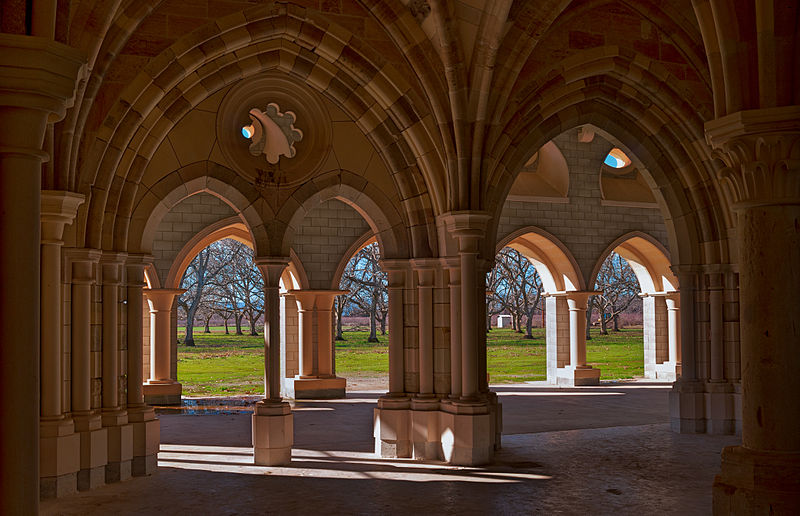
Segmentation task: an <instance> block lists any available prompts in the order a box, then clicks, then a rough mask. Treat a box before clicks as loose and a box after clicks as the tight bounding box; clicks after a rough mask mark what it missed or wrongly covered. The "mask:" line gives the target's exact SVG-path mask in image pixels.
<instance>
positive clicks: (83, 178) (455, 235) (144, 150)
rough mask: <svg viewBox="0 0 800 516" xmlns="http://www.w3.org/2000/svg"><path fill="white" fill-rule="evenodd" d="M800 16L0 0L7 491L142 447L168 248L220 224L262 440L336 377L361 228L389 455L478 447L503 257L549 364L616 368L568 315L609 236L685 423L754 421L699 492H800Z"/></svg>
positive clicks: (281, 432)
mask: <svg viewBox="0 0 800 516" xmlns="http://www.w3.org/2000/svg"><path fill="white" fill-rule="evenodd" d="M799 16H800V8H798V4H797V2H796V1H794V0H774V1H767V0H747V1H741V2H739V1H734V0H720V1H709V0H692V1H689V0H663V1H660V2H650V1H645V2H632V1H627V0H609V1H605V0H600V1H577V0H576V1H569V0H564V1H551V2H533V1H523V0H501V1H491V2H490V1H481V0H476V1H470V2H464V1H460V0H428V1H426V0H357V1H356V0H340V1H316V0H314V1H312V0H293V1H289V2H265V3H264V4H263V5H254V4H253V3H251V2H247V1H241V2H240V1H236V0H231V1H226V2H215V1H212V0H198V1H196V2H194V1H193V2H189V1H186V0H163V1H162V0H146V1H138V0H118V1H98V0H77V1H73V2H66V1H61V0H27V1H21V0H0V31H2V32H1V33H0V212H1V213H2V217H0V228H1V229H0V239H2V241H1V242H0V245H1V246H2V255H0V256H1V257H2V258H0V275H1V276H0V284H1V285H2V291H0V296H1V297H0V313H2V318H1V319H0V332H2V344H0V353H1V355H0V368H2V371H1V372H0V383H1V385H2V386H1V395H2V403H3V408H4V416H3V418H2V422H0V425H1V426H2V428H1V430H2V431H1V432H0V435H1V436H2V437H1V438H2V449H0V455H2V475H1V478H2V487H0V489H1V490H2V492H0V512H2V513H3V514H28V513H35V512H36V510H37V507H38V501H39V499H40V496H42V497H55V496H67V495H69V494H70V493H74V492H75V491H76V490H87V489H93V488H95V487H98V486H100V485H102V484H103V483H109V482H114V481H118V480H122V479H125V478H128V477H130V476H131V475H134V476H136V475H147V474H150V473H152V472H154V470H155V468H156V453H157V451H158V445H159V420H158V418H157V417H156V416H155V414H154V411H153V409H152V408H151V407H149V406H148V405H147V402H148V401H174V400H175V399H177V398H179V396H180V392H181V391H180V384H179V383H178V382H177V379H176V374H175V372H176V369H175V353H174V345H173V344H174V338H175V336H174V335H175V334H174V332H175V326H176V323H175V309H174V306H173V301H174V297H175V295H176V294H177V293H179V292H180V290H179V289H178V286H179V285H178V282H179V280H180V274H181V271H182V270H183V268H185V266H186V264H187V263H188V260H191V257H192V256H193V255H194V253H196V252H197V251H198V250H199V249H202V248H203V246H205V245H207V244H208V243H209V242H212V241H214V240H218V239H220V238H227V237H233V238H237V239H239V240H241V241H243V242H247V243H248V245H251V246H252V248H253V250H254V253H255V256H256V263H257V265H258V267H259V269H260V270H261V272H262V273H263V276H264V280H265V289H264V296H265V308H266V328H265V351H264V353H265V387H266V395H265V399H264V400H263V401H261V402H259V403H258V404H257V405H256V408H255V412H254V414H253V416H252V425H253V447H254V456H255V462H256V463H257V464H267V465H272V464H283V463H285V462H287V461H289V460H290V453H291V447H292V438H293V437H292V435H293V426H292V417H293V416H292V412H291V408H290V405H289V404H288V403H286V402H285V401H284V397H296V398H302V397H315V398H317V397H335V396H340V395H342V393H343V392H344V389H345V387H346V386H345V384H344V380H343V379H341V378H337V377H336V375H335V370H334V369H333V355H332V348H331V334H330V328H331V325H330V317H331V304H332V302H333V298H334V297H335V295H336V294H337V293H338V292H339V291H338V290H337V289H338V281H339V275H340V273H341V269H342V263H343V260H347V259H348V258H349V256H350V255H351V254H352V252H353V251H354V250H357V249H358V247H359V246H361V245H363V244H364V243H365V242H367V241H369V240H370V239H373V238H374V239H375V240H376V241H377V242H378V244H379V245H380V249H381V255H382V264H381V265H382V268H383V270H384V271H385V272H386V273H387V274H388V278H389V311H390V314H389V335H390V342H389V361H390V374H389V389H388V392H386V393H385V395H384V396H382V397H381V398H380V399H379V401H378V404H377V408H376V409H375V427H374V436H375V452H376V453H377V454H379V455H380V456H383V457H413V458H416V459H422V460H444V461H447V462H449V463H452V464H460V465H481V464H487V463H490V462H491V461H492V457H493V454H494V451H495V450H496V448H497V447H498V446H499V445H500V444H501V443H500V428H501V426H502V410H501V406H500V404H499V403H498V398H497V396H496V395H495V394H494V393H493V392H492V391H491V390H490V388H489V386H488V385H487V379H486V378H487V377H486V343H485V334H484V331H483V321H485V317H484V313H485V312H484V310H485V302H484V294H485V284H484V276H485V273H486V271H487V270H489V268H490V267H491V265H492V261H493V258H494V255H495V253H496V251H497V250H499V249H501V248H502V247H504V246H506V245H509V246H511V247H513V248H515V249H517V250H518V251H520V252H521V253H522V254H523V255H525V256H526V257H528V258H529V259H530V260H531V261H532V262H533V263H534V264H535V265H536V267H537V270H539V272H540V274H541V276H542V280H543V283H544V285H545V290H546V291H547V298H546V305H547V317H548V335H547V347H548V351H549V352H548V379H549V380H550V381H551V382H552V383H557V384H560V385H580V384H587V383H596V382H597V381H598V377H599V372H598V371H597V370H596V369H594V368H592V367H590V366H588V365H587V364H586V347H585V340H584V338H585V337H584V335H585V333H584V332H585V317H584V312H585V309H586V300H587V297H588V296H589V295H591V293H592V290H591V286H592V285H594V278H595V276H596V275H597V272H598V269H599V267H600V264H601V263H602V261H603V258H605V256H607V255H608V253H610V252H611V251H615V252H617V253H619V254H620V255H621V256H623V257H624V258H625V259H626V260H628V261H629V263H630V264H631V266H632V267H633V268H634V271H635V272H636V275H637V278H638V279H639V282H640V285H641V288H642V296H643V298H644V314H645V359H646V374H647V375H648V376H649V377H651V378H662V379H667V380H670V381H672V380H675V381H674V384H673V387H672V390H671V391H670V420H671V425H672V429H673V430H674V431H675V432H682V433H730V434H740V435H741V445H740V446H735V447H729V448H726V449H725V450H724V451H723V453H722V457H721V471H720V474H719V475H718V476H717V478H716V480H715V482H714V486H713V500H714V502H713V503H714V510H715V512H716V513H719V514H723V513H725V514H727V513H742V514H753V513H766V512H770V511H774V513H775V514H780V513H785V514H788V513H795V514H796V513H798V512H800V501H798V500H800V484H798V478H800V431H798V428H800V404H798V402H797V393H798V392H800V375H798V371H800V352H799V351H798V348H797V345H798V342H800V333H799V332H800V326H798V324H797V317H798V315H800V296H798V295H797V293H798V292H800V222H798V221H799V220H800V170H799V169H800V76H799V75H798V70H800V50H798V49H799V48H800V47H798V45H800V40H798V19H799V18H798V17H799ZM612 150H614V152H613V153H612V158H613V159H609V160H607V159H606V157H607V156H608V155H609V152H610V151H612ZM608 163H611V164H612V165H613V166H611V165H609V164H608ZM143 314H145V315H146V317H145V318H144V319H143V318H142V315H143ZM709 489H712V488H711V486H709Z"/></svg>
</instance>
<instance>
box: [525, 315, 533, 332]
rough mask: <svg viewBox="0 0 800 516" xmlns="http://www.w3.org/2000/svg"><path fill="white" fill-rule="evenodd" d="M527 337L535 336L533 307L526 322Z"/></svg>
mask: <svg viewBox="0 0 800 516" xmlns="http://www.w3.org/2000/svg"><path fill="white" fill-rule="evenodd" d="M525 338H526V339H532V338H533V309H531V311H530V312H529V313H528V320H527V321H526V322H525Z"/></svg>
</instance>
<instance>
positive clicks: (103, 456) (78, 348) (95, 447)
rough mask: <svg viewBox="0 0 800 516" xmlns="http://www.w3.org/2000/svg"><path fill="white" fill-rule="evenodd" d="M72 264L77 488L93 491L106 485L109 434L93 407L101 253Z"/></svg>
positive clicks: (74, 254)
mask: <svg viewBox="0 0 800 516" xmlns="http://www.w3.org/2000/svg"><path fill="white" fill-rule="evenodd" d="M69 254H70V258H71V263H72V278H71V282H72V339H71V340H72V353H71V358H72V371H71V384H72V417H73V419H74V421H75V430H76V431H78V432H79V433H80V436H81V469H80V471H79V473H78V489H80V490H86V489H93V488H95V487H98V486H101V485H103V484H104V483H105V465H106V463H107V462H108V432H107V430H106V429H105V428H103V427H102V420H101V418H100V414H98V413H97V412H96V411H95V410H93V406H92V369H91V365H92V349H91V345H92V332H91V322H92V320H91V308H92V285H94V283H95V281H96V267H97V262H98V260H99V258H100V252H99V251H95V250H90V249H74V250H71V251H70V253H69Z"/></svg>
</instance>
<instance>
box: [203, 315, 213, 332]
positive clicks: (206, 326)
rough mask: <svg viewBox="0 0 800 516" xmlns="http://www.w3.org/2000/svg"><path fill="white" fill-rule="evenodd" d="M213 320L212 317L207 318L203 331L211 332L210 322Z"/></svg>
mask: <svg viewBox="0 0 800 516" xmlns="http://www.w3.org/2000/svg"><path fill="white" fill-rule="evenodd" d="M210 322H211V317H209V318H208V319H206V325H205V327H204V328H203V333H211V328H209V326H208V324H209V323H210Z"/></svg>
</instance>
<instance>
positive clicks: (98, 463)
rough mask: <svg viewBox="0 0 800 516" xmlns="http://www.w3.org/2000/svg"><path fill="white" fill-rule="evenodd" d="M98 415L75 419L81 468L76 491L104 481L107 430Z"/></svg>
mask: <svg viewBox="0 0 800 516" xmlns="http://www.w3.org/2000/svg"><path fill="white" fill-rule="evenodd" d="M101 425H102V423H101V421H100V417H99V416H95V415H92V416H88V417H82V418H80V419H79V418H76V419H75V429H76V430H79V432H78V435H80V439H81V448H80V449H81V469H80V471H78V491H87V490H89V489H95V488H97V487H100V486H102V485H104V484H105V483H106V464H108V430H107V429H105V428H103V427H102V426H101Z"/></svg>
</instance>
